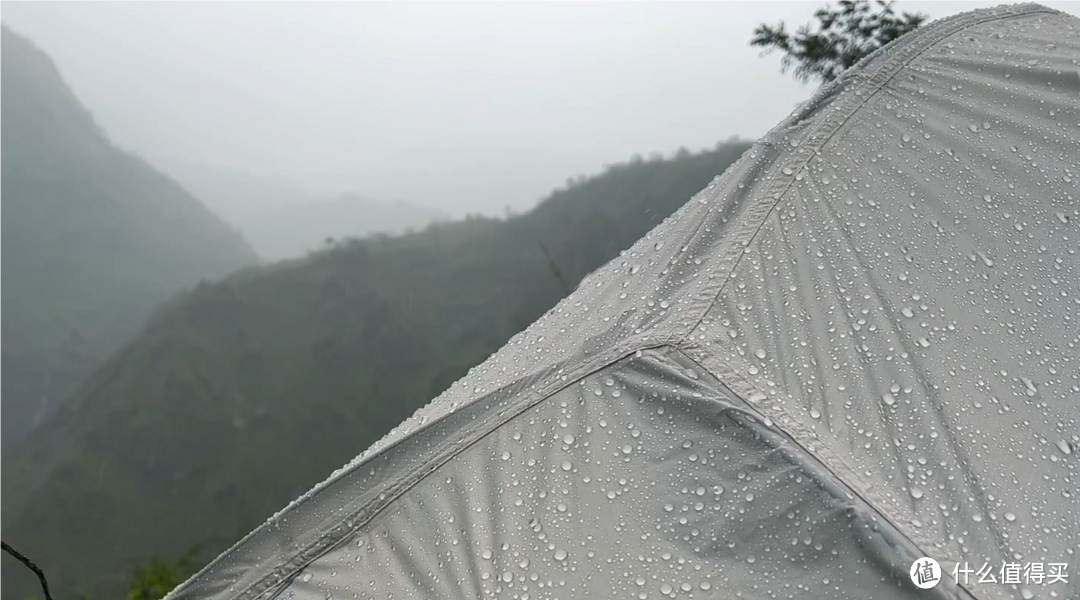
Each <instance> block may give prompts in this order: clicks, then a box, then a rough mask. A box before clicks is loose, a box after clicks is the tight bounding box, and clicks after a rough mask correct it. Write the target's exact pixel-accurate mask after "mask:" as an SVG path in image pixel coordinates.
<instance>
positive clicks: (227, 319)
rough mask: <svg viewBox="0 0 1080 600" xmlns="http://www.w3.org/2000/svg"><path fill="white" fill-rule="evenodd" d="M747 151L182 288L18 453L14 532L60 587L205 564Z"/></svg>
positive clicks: (674, 164)
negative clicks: (187, 556)
mask: <svg viewBox="0 0 1080 600" xmlns="http://www.w3.org/2000/svg"><path fill="white" fill-rule="evenodd" d="M748 147H749V144H748V143H743V142H729V143H725V144H721V145H718V147H717V149H715V150H711V151H707V152H703V153H699V154H690V153H687V152H682V153H680V154H678V155H676V157H674V158H671V159H662V158H660V159H655V160H649V161H642V160H635V161H632V162H631V163H629V164H623V165H617V166H612V167H609V168H608V169H607V171H606V172H605V173H603V174H601V175H598V176H596V177H593V178H590V179H584V178H581V179H576V180H574V181H573V183H572V184H571V185H569V186H568V187H567V188H565V189H561V190H558V191H556V192H554V193H553V194H551V196H550V197H548V198H547V199H546V200H544V201H543V202H542V203H540V204H539V205H538V206H537V207H536V208H534V209H533V210H531V211H529V212H528V213H525V214H523V215H520V216H512V217H508V218H506V219H489V218H480V217H474V218H469V219H466V220H463V221H456V222H450V223H440V224H435V225H432V226H430V227H428V228H427V229H425V230H423V231H420V232H414V233H410V234H406V235H402V236H399V237H390V236H376V237H372V238H368V239H364V240H356V241H350V242H347V243H341V244H338V245H336V246H334V247H330V248H327V249H325V250H322V251H319V252H316V253H313V254H312V255H310V256H308V257H306V258H303V259H297V260H293V261H287V262H283V263H279V264H275V265H271V266H267V267H261V268H258V269H249V270H246V271H243V272H240V273H237V274H235V275H233V276H231V277H229V278H228V279H226V280H224V281H222V282H218V283H213V284H206V285H201V286H199V287H197V288H195V289H194V290H192V291H190V292H187V293H185V294H183V295H181V296H178V297H175V298H174V299H172V300H171V301H170V302H169V303H167V304H166V305H164V306H162V307H161V308H160V309H159V310H158V311H157V312H156V313H155V316H154V317H153V318H152V320H151V321H150V322H149V323H148V324H147V326H146V327H145V328H144V329H143V331H142V332H141V334H140V335H139V336H138V337H137V338H135V339H134V341H132V343H130V344H128V345H127V346H125V347H124V348H123V349H122V350H121V351H120V352H118V353H117V354H115V355H114V356H113V357H112V358H111V359H110V360H109V361H108V362H107V363H106V364H105V365H104V366H103V367H102V368H100V369H98V370H97V371H96V372H95V373H94V374H93V375H92V376H91V377H89V378H88V379H87V380H86V381H85V382H84V383H83V384H82V385H81V386H80V387H79V389H78V390H77V391H76V392H75V394H74V396H73V397H72V399H71V400H70V401H69V402H65V403H64V404H63V406H62V407H61V408H60V410H59V411H58V412H57V413H56V414H55V415H53V417H52V418H51V419H50V420H49V421H47V422H46V423H44V424H43V425H42V426H41V427H40V428H39V432H38V433H37V434H36V435H35V436H33V438H31V439H28V440H26V442H25V443H23V444H21V445H20V446H19V447H18V448H16V449H15V450H13V451H12V452H11V453H10V454H9V455H7V456H5V457H4V461H3V469H2V474H3V489H4V512H3V536H4V539H5V540H6V541H8V542H10V543H12V544H14V545H15V546H16V547H17V548H20V549H21V550H22V551H23V552H25V553H27V554H28V555H29V556H31V557H34V558H35V560H37V561H38V564H39V565H41V566H42V567H43V568H44V569H45V570H46V572H47V573H48V574H49V577H50V580H51V581H53V585H54V586H55V587H57V588H58V591H57V596H58V597H64V596H65V595H68V596H70V595H71V594H73V593H75V592H87V593H90V594H93V595H95V597H98V598H104V597H107V596H108V595H111V594H115V593H118V592H119V591H120V588H119V587H118V585H120V583H118V582H119V581H121V580H120V578H121V577H122V576H123V575H124V574H126V573H128V572H130V569H131V567H132V566H133V565H134V564H136V563H138V562H141V561H142V560H143V559H145V558H147V557H149V556H152V555H159V556H163V557H176V556H179V555H181V554H183V553H184V552H185V551H186V550H188V549H189V548H190V547H192V546H193V545H196V544H202V545H203V549H204V551H205V553H204V555H203V559H206V558H210V557H211V556H212V555H213V554H214V553H216V552H217V551H220V550H222V549H224V548H225V547H226V546H227V545H228V544H230V543H231V542H234V541H235V540H236V539H237V538H238V536H239V535H240V534H242V533H246V532H247V531H249V530H250V529H251V528H253V527H254V526H255V525H257V524H258V523H260V522H262V521H263V520H264V519H265V518H267V517H268V516H270V515H271V514H272V513H273V512H274V511H275V510H276V509H277V508H279V507H280V506H283V505H284V504H285V503H287V502H288V501H289V500H291V499H293V498H295V497H297V496H299V495H300V494H301V493H302V492H304V491H306V490H307V489H308V488H309V487H311V486H312V485H313V484H314V483H316V482H318V481H321V480H322V479H324V478H325V477H326V475H327V474H329V473H330V472H331V471H332V470H334V469H336V468H338V467H340V466H341V465H342V464H344V463H345V462H346V461H348V460H349V459H351V458H352V457H354V456H355V455H356V454H358V453H359V452H360V451H362V450H363V449H365V448H366V447H367V446H368V445H370V444H371V443H372V442H374V441H375V440H376V439H378V438H379V437H381V436H382V435H384V434H385V433H386V432H387V431H389V430H390V429H391V428H393V427H394V426H396V425H397V424H398V423H400V421H402V420H403V419H404V418H405V417H407V416H408V415H410V414H412V413H413V412H414V411H415V410H416V409H417V408H419V407H420V406H422V405H424V404H426V403H427V402H428V401H429V400H430V399H431V398H432V397H434V396H435V395H437V394H438V393H439V392H440V391H442V390H443V389H445V388H446V387H448V386H449V384H450V383H452V382H453V381H455V380H457V379H458V378H459V377H461V376H462V375H464V374H465V372H466V371H467V370H468V369H469V368H470V367H472V366H474V365H476V364H478V363H480V362H481V361H483V360H484V359H485V358H487V357H488V356H489V355H490V354H491V353H492V352H494V351H495V350H497V349H498V348H499V347H500V346H501V345H502V344H504V343H505V342H506V341H507V340H508V339H509V338H510V337H511V336H512V335H513V334H515V333H517V332H519V331H521V330H522V329H524V328H525V327H526V326H527V325H529V324H530V323H532V322H533V321H534V320H536V319H537V318H539V317H540V316H541V315H542V314H543V313H544V312H545V311H547V310H548V309H550V308H551V307H552V306H554V305H555V304H556V303H557V302H558V301H559V300H560V299H561V298H562V297H564V295H565V294H566V290H567V289H572V288H573V287H574V286H575V285H576V284H577V283H578V282H579V281H580V280H581V279H582V278H583V277H584V276H585V275H586V274H587V273H589V272H591V271H593V270H595V269H597V268H598V267H600V266H601V265H603V264H604V263H605V262H607V261H609V260H612V259H614V258H616V257H618V255H619V253H620V251H622V250H623V249H625V248H628V247H629V246H631V245H632V244H633V243H634V242H635V241H636V240H637V239H639V238H640V237H641V236H643V235H644V234H645V233H647V232H648V231H649V230H650V229H652V228H653V227H654V226H655V225H657V224H658V223H659V222H660V221H661V220H663V219H664V218H665V217H667V216H668V215H670V214H671V213H672V212H674V211H675V209H677V208H678V207H679V206H680V205H682V204H683V203H685V202H686V201H687V200H688V199H689V198H690V197H691V196H692V195H693V194H695V193H697V192H698V191H700V190H701V189H703V188H704V187H705V186H706V185H707V184H708V183H709V181H711V180H712V179H713V178H714V177H715V176H716V175H717V174H719V173H720V172H722V171H723V170H724V169H725V168H726V167H727V166H728V165H729V164H731V163H732V162H733V161H735V160H736V159H737V158H738V157H739V156H740V155H742V153H743V152H744V151H745V150H746V149H747V148H748ZM541 245H542V246H541ZM547 253H550V255H551V261H550V262H549V259H548V258H547ZM552 263H554V268H553V264H552ZM553 271H555V272H557V273H558V275H555V274H553ZM12 566H14V567H16V568H12ZM17 567H18V566H17V565H13V564H12V563H11V562H10V561H9V562H6V563H5V570H4V572H3V586H4V587H3V593H4V594H5V595H6V596H7V597H11V598H19V597H25V594H27V593H33V582H32V580H29V579H28V578H27V577H26V575H27V574H26V573H25V572H23V571H24V570H19V569H18V568H17Z"/></svg>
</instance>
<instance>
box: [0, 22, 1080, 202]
mask: <svg viewBox="0 0 1080 600" xmlns="http://www.w3.org/2000/svg"><path fill="white" fill-rule="evenodd" d="M823 4H824V2H709V3H705V2H687V3H682V2H648V3H624V2H618V3H615V2H603V3H580V2H560V3H555V2H534V3H524V2H504V3H493V2H486V3H452V2H447V3H409V2H397V3H374V2H355V3H351V2H350V3H344V2H336V3H317V2H302V3H301V2H291V3H287V2H282V3H279V2H274V3H271V2H235V3H218V2H214V3H207V2H175V3H159V2H124V3H95V2H11V1H5V2H3V4H2V5H0V18H2V20H3V21H4V23H6V24H7V25H9V26H11V27H12V28H13V29H15V30H16V31H18V32H20V33H23V34H25V35H27V36H28V37H30V38H31V39H32V40H33V41H34V42H35V43H36V44H37V45H38V46H39V47H41V48H42V49H43V50H45V51H46V52H47V53H48V54H50V55H51V56H52V57H53V59H54V60H55V61H56V62H57V64H58V65H59V67H60V69H61V71H62V73H63V75H64V76H65V78H66V79H67V81H68V83H69V84H70V85H71V86H72V87H73V88H74V90H75V92H76V94H78V96H79V97H80V98H81V99H82V100H83V102H84V103H85V104H86V105H87V106H88V108H89V109H90V110H91V111H92V112H93V113H94V114H95V116H96V117H97V119H98V121H99V122H100V123H101V124H102V125H103V126H104V128H105V129H106V131H108V132H109V134H110V136H111V137H112V138H113V140H114V141H116V142H117V143H118V144H120V145H122V146H124V147H126V148H129V149H132V150H134V151H136V152H137V153H139V154H141V155H143V156H145V157H147V158H148V159H150V160H151V162H155V163H158V164H159V165H167V164H169V163H172V162H176V161H182V162H185V163H197V164H203V165H209V166H214V167H219V168H227V169H239V170H245V171H248V172H254V173H258V174H262V175H270V176H275V177H281V178H285V179H289V180H293V181H296V182H298V183H300V184H301V185H303V186H304V187H306V188H308V189H310V190H312V191H313V192H318V193H338V192H344V191H355V192H360V193H363V194H366V195H369V196H371V197H373V198H379V199H384V200H394V199H402V200H407V201H411V202H415V203H417V204H425V205H431V206H438V207H440V208H442V209H444V210H446V211H448V212H450V213H452V214H461V213H463V212H466V211H474V212H485V213H493V214H499V213H501V212H502V210H503V207H504V206H506V205H512V206H514V207H517V208H524V207H527V206H531V205H532V204H534V203H535V202H536V201H537V200H539V199H541V198H542V197H543V196H544V195H546V194H547V193H548V192H549V191H550V190H551V189H552V188H554V187H556V186H558V185H561V184H562V182H563V181H564V180H565V179H566V178H567V177H569V176H573V175H577V174H587V173H594V172H597V171H598V170H600V169H601V168H602V167H603V165H604V164H606V163H612V162H621V161H623V160H626V159H627V158H629V157H630V156H631V155H632V154H634V153H641V154H648V153H649V152H651V151H661V152H664V153H670V152H673V151H674V150H676V149H678V148H679V147H680V146H686V147H688V148H690V149H692V150H697V149H701V148H704V147H709V146H712V145H714V144H715V143H716V142H717V141H719V140H722V139H726V138H728V137H730V136H734V135H738V136H745V137H757V136H760V135H761V134H763V133H764V132H766V131H767V130H768V129H769V128H770V127H772V126H773V125H774V124H775V123H776V122H778V121H779V120H780V119H782V118H783V117H785V116H786V115H787V114H788V113H789V112H790V111H791V109H792V108H793V106H794V105H795V103H797V102H799V101H801V100H803V99H805V98H807V97H808V96H809V95H810V93H811V92H812V89H811V88H810V87H809V86H800V85H798V84H797V83H795V81H794V80H793V79H792V78H791V76H790V75H781V74H780V73H779V57H777V56H770V57H767V58H760V57H759V52H758V50H756V49H752V48H750V47H748V46H747V41H748V39H749V38H750V35H751V31H752V30H753V28H754V26H755V25H757V24H758V23H760V22H762V21H767V22H776V21H779V20H784V21H786V22H787V23H789V24H791V25H797V24H802V23H804V22H807V21H809V20H810V19H811V15H812V13H813V11H814V10H815V9H816V8H818V7H819V6H821V5H823ZM994 4H998V2H903V1H901V2H899V3H898V4H897V5H896V6H897V8H899V9H901V10H917V11H922V12H925V13H927V14H929V15H930V16H931V17H934V18H938V17H942V16H946V15H949V14H954V13H956V12H962V11H964V10H970V9H974V8H979V7H984V6H992V5H994ZM1045 4H1047V5H1049V6H1052V7H1054V8H1058V9H1059V10H1065V11H1067V12H1070V13H1073V14H1078V15H1080V2H1047V3H1045Z"/></svg>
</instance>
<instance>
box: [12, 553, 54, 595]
mask: <svg viewBox="0 0 1080 600" xmlns="http://www.w3.org/2000/svg"><path fill="white" fill-rule="evenodd" d="M0 544H3V549H4V552H7V553H8V554H10V555H11V556H12V557H14V558H15V560H17V561H19V562H21V563H22V564H24V565H26V568H27V569H30V570H31V571H33V572H34V575H37V578H38V581H40V582H41V590H42V591H43V592H45V600H53V598H52V594H50V593H49V582H48V580H46V579H45V572H44V571H42V570H41V569H40V568H39V567H38V566H37V565H35V564H34V562H33V561H32V560H30V559H29V558H26V556H24V555H23V553H22V552H19V551H18V550H16V549H14V548H12V547H11V546H10V545H9V544H8V543H7V542H4V541H0Z"/></svg>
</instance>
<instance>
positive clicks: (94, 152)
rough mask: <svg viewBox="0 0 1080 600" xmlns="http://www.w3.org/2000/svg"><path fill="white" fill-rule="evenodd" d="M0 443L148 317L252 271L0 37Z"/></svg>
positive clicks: (204, 220) (209, 218) (225, 235)
mask: <svg viewBox="0 0 1080 600" xmlns="http://www.w3.org/2000/svg"><path fill="white" fill-rule="evenodd" d="M2 40H3V53H2V55H0V56H2V62H3V68H2V70H0V73H2V79H3V82H2V85H3V90H4V99H3V104H2V111H3V124H4V127H3V129H2V137H3V140H2V143H3V148H4V152H3V154H2V162H3V174H2V177H3V182H4V184H3V210H4V219H3V222H2V228H3V232H2V236H0V239H2V245H3V248H2V251H3V254H4V286H3V316H4V319H3V393H2V396H3V411H4V417H5V418H4V420H3V435H2V437H3V441H4V445H5V448H6V447H7V446H8V444H9V443H10V442H13V441H16V440H17V439H18V438H19V437H21V436H22V435H24V434H25V433H26V432H27V431H28V429H29V428H30V426H31V424H32V423H33V421H34V420H35V418H36V417H38V416H39V415H40V414H41V413H42V412H44V411H47V409H48V408H49V406H50V405H55V404H56V403H57V401H58V400H59V399H60V398H61V397H62V395H63V394H64V392H66V391H67V390H68V389H69V388H70V387H71V386H72V385H73V384H74V383H76V382H77V381H78V380H80V379H82V377H83V376H85V375H86V374H88V373H89V372H90V371H91V370H92V369H93V368H94V367H96V366H98V365H99V364H100V362H101V361H102V360H104V359H105V358H106V357H107V356H108V355H109V354H111V353H112V352H113V351H115V350H116V349H117V348H118V347H120V346H121V345H122V344H123V343H124V342H126V341H127V340H128V339H130V337H131V336H133V335H134V334H135V333H137V332H138V330H139V328H140V327H141V326H142V325H143V322H144V320H145V318H146V317H147V315H148V314H149V313H150V311H151V309H152V308H153V307H154V306H155V305H157V304H159V303H160V302H162V301H163V300H165V299H166V298H168V297H169V296H171V295H173V294H175V293H176V292H178V291H180V290H181V289H183V288H184V287H186V286H189V285H193V284H195V283H196V282H198V281H199V280H200V279H202V278H204V277H212V278H216V277H222V276H224V275H226V274H228V273H230V272H232V271H234V270H236V269H237V268H240V267H242V266H245V265H249V264H253V263H255V262H256V257H255V255H254V253H253V252H252V251H251V249H250V248H249V247H248V246H247V244H246V243H245V242H244V241H243V239H242V238H240V237H239V236H238V235H236V234H235V233H234V232H232V231H230V230H229V229H228V227H227V226H226V225H225V224H224V223H222V222H221V221H220V220H219V219H217V217H215V216H214V215H213V214H212V213H210V212H209V211H208V210H207V209H206V208H204V207H203V206H202V205H201V204H199V202H198V201H196V200H195V199H194V198H192V197H191V196H190V195H188V194H187V192H185V191H184V190H183V189H181V188H180V187H179V186H178V185H176V184H175V183H173V182H172V181H170V180H169V179H167V178H166V177H164V176H162V175H160V174H159V173H157V172H156V171H155V170H154V169H153V168H152V167H150V166H149V165H147V164H146V163H144V162H143V161H141V160H140V159H138V158H136V157H134V156H131V155H128V154H125V153H124V152H122V151H120V150H118V149H117V148H115V147H114V146H113V145H112V144H111V143H110V141H109V140H108V139H107V137H106V136H105V135H104V133H103V132H102V131H101V130H100V128H99V127H98V126H97V124H96V123H95V122H94V120H93V118H92V117H91V115H90V114H89V113H88V112H87V111H86V109H85V108H83V106H82V105H81V104H80V103H79V101H78V99H77V98H76V97H75V96H74V95H73V94H72V93H71V91H70V90H69V89H68V87H67V86H66V85H65V84H64V81H63V79H62V78H61V76H60V73H59V72H58V71H57V69H56V67H55V66H54V65H53V64H52V62H51V61H50V60H49V58H48V57H47V56H46V55H45V54H43V53H42V52H41V51H39V50H38V49H37V48H35V47H34V46H33V45H32V44H31V43H30V42H29V41H28V40H26V39H24V38H22V37H20V36H19V35H18V34H16V33H13V32H12V31H11V30H9V29H8V28H6V27H4V28H3V33H2Z"/></svg>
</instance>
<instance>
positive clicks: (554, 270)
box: [538, 242, 570, 296]
mask: <svg viewBox="0 0 1080 600" xmlns="http://www.w3.org/2000/svg"><path fill="white" fill-rule="evenodd" d="M538 243H539V244H540V249H541V250H543V251H544V256H546V257H547V260H548V267H549V268H550V269H551V274H552V275H554V276H555V279H558V280H559V283H560V284H561V285H562V289H563V294H564V295H566V296H569V295H570V287H569V286H568V285H566V280H564V279H563V276H562V269H560V268H559V265H557V264H555V259H554V258H552V256H551V253H550V252H548V249H547V246H545V245H544V242H538Z"/></svg>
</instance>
